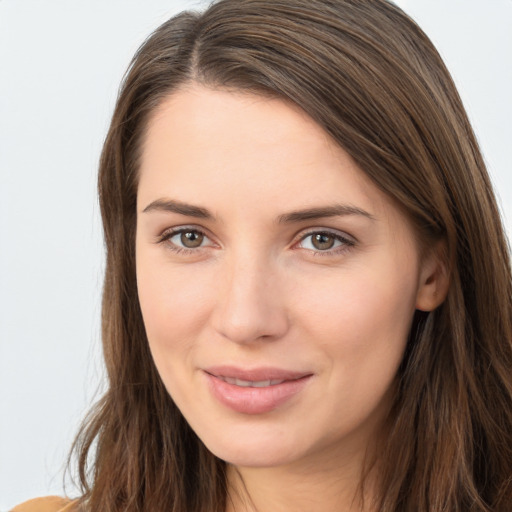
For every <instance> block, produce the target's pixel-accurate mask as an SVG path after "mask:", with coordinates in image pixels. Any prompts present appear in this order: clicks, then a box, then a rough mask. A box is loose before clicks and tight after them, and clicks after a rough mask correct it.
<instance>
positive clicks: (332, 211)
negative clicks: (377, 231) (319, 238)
mask: <svg viewBox="0 0 512 512" xmlns="http://www.w3.org/2000/svg"><path fill="white" fill-rule="evenodd" d="M347 215H362V216H363V217H367V218H368V219H370V220H376V219H375V217H374V216H373V215H372V214H371V213H368V212H367V211H365V210H363V209H361V208H358V207H357V206H351V205H346V204H336V205H333V206H322V207H319V208H307V209H305V210H297V211H294V212H290V213H285V214H283V215H280V216H279V217H278V218H277V222H278V223H279V224H288V223H293V222H301V221H304V220H313V219H321V218H324V217H343V216H347Z"/></svg>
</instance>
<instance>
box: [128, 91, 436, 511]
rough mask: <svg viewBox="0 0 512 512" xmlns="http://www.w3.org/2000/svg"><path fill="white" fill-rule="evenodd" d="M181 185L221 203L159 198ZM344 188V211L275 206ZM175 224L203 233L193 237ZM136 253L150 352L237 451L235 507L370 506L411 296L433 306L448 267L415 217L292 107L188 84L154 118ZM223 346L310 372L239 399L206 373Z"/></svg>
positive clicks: (237, 358) (206, 435)
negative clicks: (272, 401) (298, 381)
mask: <svg viewBox="0 0 512 512" xmlns="http://www.w3.org/2000/svg"><path fill="white" fill-rule="evenodd" d="M170 200H172V201H174V202H175V203H173V204H174V205H176V202H179V203H180V204H182V203H186V204H188V205H193V206H196V207H200V208H202V209H206V210H208V212H209V214H210V215H211V218H199V217H197V216H196V215H195V214H194V211H190V210H188V211H185V210H183V209H181V213H180V212H178V211H168V210H169V207H167V210H166V209H165V208H162V204H163V203H165V202H169V201H170ZM150 205H152V206H150ZM333 205H337V206H340V205H342V206H343V207H344V208H345V210H348V212H349V213H347V211H345V212H342V213H344V214H342V215H336V216H327V215H324V214H325V212H323V214H322V216H320V217H318V218H311V219H303V218H297V216H295V218H291V219H288V221H287V222H279V219H281V220H282V217H283V216H286V215H287V214H289V213H290V212H296V211H302V210H305V209H312V208H324V207H331V206H333ZM174 209H175V210H176V208H174ZM196 213H197V212H196ZM180 228H181V229H184V230H185V231H184V232H188V233H190V235H189V236H190V237H192V240H194V237H195V243H198V244H199V245H197V246H196V247H192V248H191V247H189V248H188V250H183V249H184V244H189V245H190V242H187V239H186V238H185V235H183V236H182V233H177V234H173V233H174V232H170V230H173V229H180ZM319 232H320V233H324V237H325V238H323V239H322V240H323V241H324V242H325V243H324V245H321V246H320V247H321V248H318V244H317V245H315V244H314V238H313V236H312V233H316V234H318V233H319ZM201 236H202V238H201ZM183 240H185V242H183ZM329 244H332V247H331V248H326V247H328V246H329ZM180 249H181V250H180ZM136 254H137V280H138V289H139V298H140V304H141V308H142V313H143V317H144V323H145V326H146V331H147V335H148V339H149V344H150V348H151V352H152V355H153V357H154V360H155V363H156V366H157V368H158V371H159V373H160V375H161V378H162V380H163V382H164V384H165V386H166V388H167V389H168V391H169V393H170V394H171V396H172V397H173V399H174V401H175V402H176V404H177V405H178V407H179V408H180V409H181V411H182V413H183V415H184V416H185V418H186V419H187V421H188V422H189V423H190V425H191V427H192V428H193V429H194V430H195V432H196V433H197V434H198V436H199V437H200V438H201V439H202V440H203V442H204V443H205V445H206V446H207V447H208V448H209V449H210V450H211V451H212V452H213V453H214V454H215V455H217V456H218V457H220V458H222V459H223V460H225V461H227V462H228V463H229V466H228V468H229V469H228V479H229V484H230V489H231V491H230V492H231V497H232V502H230V505H229V508H228V510H230V511H235V510H236V511H237V512H242V511H250V510H256V509H257V510H259V511H266V510H272V511H286V510H293V511H302V510H304V511H306V510H308V511H310V510H322V511H329V510H360V508H361V505H360V502H359V501H358V500H354V497H355V495H356V490H357V489H358V483H359V479H360V473H361V468H362V463H363V460H364V457H365V453H366V451H367V450H369V452H371V450H372V447H373V446H374V442H375V440H376V439H377V436H378V434H379V432H380V431H381V428H382V423H383V420H384V418H385V416H386V414H387V412H388V410H389V405H390V400H391V398H392V395H393V389H394V379H395V376H396V372H397V369H398V366H399V364H400V361H401V359H402V356H403V353H404V348H405V345H406V339H407V335H408V332H409V328H410V324H411V320H412V317H413V313H414V311H415V309H422V310H426V311H428V310H431V309H433V308H435V307H436V306H437V305H438V304H439V302H440V301H441V299H442V297H443V293H444V292H443V289H444V288H445V284H446V283H445V282H444V281H443V275H444V274H443V272H442V269H441V263H440V262H439V258H437V257H436V255H435V253H432V255H430V256H425V255H422V257H421V258H420V254H419V250H418V247H417V244H416V242H415V237H414V232H413V230H412V227H411V225H410V224H409V222H408V220H407V219H406V217H405V216H404V215H403V214H402V213H401V212H400V211H399V210H398V208H396V206H394V205H393V203H392V201H391V200H390V199H389V198H388V197H387V196H386V195H385V194H383V193H382V192H381V191H380V190H379V189H377V188H376V186H375V185H373V183H372V182H370V181H369V179H368V178H367V177H366V176H365V174H364V173H363V172H362V171H361V170H360V169H359V168H358V167H357V166H356V165H355V163H354V162H353V160H352V159H351V158H350V156H349V155H348V154H347V153H346V152H345V151H344V150H343V149H341V148H340V147H339V146H337V145H336V144H335V143H334V142H333V141H332V139H330V138H329V136H328V135H327V134H326V133H325V132H324V131H323V130H322V129H321V128H320V127H319V126H318V125H317V124H315V123H314V122H313V121H312V120H311V119H310V118H309V117H307V116H306V115H305V114H304V113H303V112H302V111H301V110H300V109H298V108H297V107H295V106H293V105H291V104H289V103H286V102H284V101H281V100H277V99H268V98H262V97H259V96H256V95H251V94H243V93H233V92H227V91H222V90H212V89H207V88H205V87H202V86H198V85H190V86H189V87H186V88H183V89H181V90H180V91H178V92H175V93H174V94H172V95H171V96H170V97H169V98H167V99H166V101H164V102H163V103H162V104H161V105H160V106H159V107H158V108H157V110H156V111H155V112H154V115H153V116H152V118H151V119H150V122H149V124H148V129H147V133H146V136H145V139H144V143H143V150H142V158H141V167H140V182H139V189H138V219H137V237H136ZM226 364H229V365H234V366H237V367H243V368H255V367H262V366H263V367H266V366H272V367H278V368H283V369H287V370H294V371H299V372H306V373H308V374H310V375H311V377H310V378H309V379H308V380H307V383H306V385H305V386H304V387H303V388H302V389H301V390H300V392H298V393H297V394H296V395H294V396H293V397H292V398H291V399H290V400H288V401H286V402H285V403H284V404H282V405H280V406H279V407H277V408H275V409H273V410H271V411H270V412H265V413H263V414H244V413H240V412H237V411H234V410H232V409H230V408H228V407H226V406H225V405H224V404H222V403H220V402H219V401H218V400H217V399H216V398H215V397H214V396H213V394H212V392H211V390H210V388H209V386H208V385H207V378H206V377H205V372H204V369H205V368H209V367H211V366H214V365H226ZM242 479H243V482H244V484H242V483H241V482H242ZM370 487H371V486H370ZM370 498H371V492H370ZM370 501H371V500H370ZM367 502H368V500H367Z"/></svg>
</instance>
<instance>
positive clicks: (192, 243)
mask: <svg viewBox="0 0 512 512" xmlns="http://www.w3.org/2000/svg"><path fill="white" fill-rule="evenodd" d="M180 238H181V243H182V244H183V245H184V246H185V247H189V248H192V247H199V246H200V245H201V244H202V242H203V238H204V236H203V235H202V234H201V233H198V232H197V231H185V232H184V233H182V234H181V237H180Z"/></svg>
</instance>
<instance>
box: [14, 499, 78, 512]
mask: <svg viewBox="0 0 512 512" xmlns="http://www.w3.org/2000/svg"><path fill="white" fill-rule="evenodd" d="M76 504H77V501H75V500H70V499H67V498H59V497H58V496H46V497H44V498H35V499H33V500H29V501H25V502H24V503H22V504H21V505H18V506H16V507H14V508H13V509H12V510H11V512H73V511H74V510H75V506H74V505H76Z"/></svg>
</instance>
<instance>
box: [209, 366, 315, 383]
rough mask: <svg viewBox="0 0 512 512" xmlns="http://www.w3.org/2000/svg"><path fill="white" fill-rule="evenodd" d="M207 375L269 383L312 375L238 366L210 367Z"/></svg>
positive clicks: (292, 371) (284, 370)
mask: <svg viewBox="0 0 512 512" xmlns="http://www.w3.org/2000/svg"><path fill="white" fill-rule="evenodd" d="M204 371H205V372H206V373H209V374H210V375H213V376H214V377H228V378H233V379H239V380H245V381H252V382H258V381H267V380H282V381H285V380H297V379H300V378H302V377H307V376H309V375H312V373H311V372H307V371H306V372H303V371H296V370H287V369H283V368H275V367H271V366H262V367H259V368H240V367H236V366H210V367H207V368H204Z"/></svg>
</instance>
